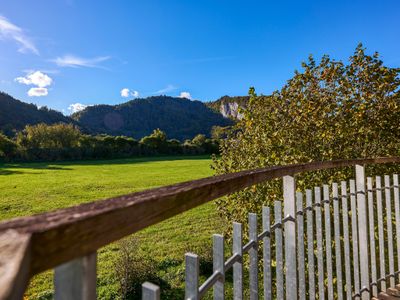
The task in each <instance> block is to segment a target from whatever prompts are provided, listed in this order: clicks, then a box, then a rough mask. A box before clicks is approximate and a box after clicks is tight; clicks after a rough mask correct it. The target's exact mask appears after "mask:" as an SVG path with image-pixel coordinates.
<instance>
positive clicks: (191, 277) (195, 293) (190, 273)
mask: <svg viewBox="0 0 400 300" xmlns="http://www.w3.org/2000/svg"><path fill="white" fill-rule="evenodd" d="M185 265H186V267H185V299H191V300H199V299H200V297H199V257H198V256H197V255H196V254H193V253H186V254H185Z"/></svg>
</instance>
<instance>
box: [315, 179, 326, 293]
mask: <svg viewBox="0 0 400 300" xmlns="http://www.w3.org/2000/svg"><path fill="white" fill-rule="evenodd" d="M314 195H315V203H314V204H315V220H316V222H315V231H316V233H317V268H318V295H319V299H325V287H324V279H325V273H324V253H323V252H324V245H323V242H322V230H323V228H322V215H321V188H320V187H315V188H314Z"/></svg>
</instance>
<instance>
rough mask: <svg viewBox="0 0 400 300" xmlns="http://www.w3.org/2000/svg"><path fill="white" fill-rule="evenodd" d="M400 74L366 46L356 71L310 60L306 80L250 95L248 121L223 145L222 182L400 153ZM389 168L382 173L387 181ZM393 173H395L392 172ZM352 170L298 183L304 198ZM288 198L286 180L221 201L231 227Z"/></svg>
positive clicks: (308, 176) (298, 77)
mask: <svg viewBox="0 0 400 300" xmlns="http://www.w3.org/2000/svg"><path fill="white" fill-rule="evenodd" d="M399 73H400V69H396V68H390V67H387V66H385V65H384V64H383V62H382V61H381V60H380V59H379V55H378V54H377V53H375V54H373V55H372V56H370V55H367V54H366V53H365V49H364V48H363V47H362V45H359V46H358V47H357V48H356V50H355V53H354V54H353V55H352V56H351V57H350V59H349V63H348V64H344V63H343V62H341V61H335V60H332V59H330V58H329V57H328V56H324V57H322V59H321V61H320V62H319V64H317V63H316V61H315V60H314V59H313V58H312V57H310V59H309V60H308V62H307V63H303V70H302V72H298V71H296V72H295V74H294V76H293V78H292V79H290V80H289V81H288V82H287V84H286V85H285V86H284V87H283V88H282V89H281V90H280V91H276V92H274V93H273V94H272V95H271V96H263V95H261V96H258V95H256V93H255V91H254V89H253V88H251V89H250V101H249V104H248V106H247V110H246V111H245V112H244V118H243V119H242V120H240V121H239V122H238V123H237V125H235V126H234V127H233V129H232V130H231V131H230V132H229V134H228V137H227V139H224V140H222V141H221V149H220V150H221V157H220V158H214V162H213V167H214V168H215V169H216V171H217V173H218V174H224V173H229V172H237V171H241V170H245V169H252V168H258V167H267V166H274V165H287V164H294V163H307V162H311V161H325V160H334V159H351V158H365V157H379V156H398V155H399V153H400V132H399V130H398V125H399V118H400V94H399V86H400V78H399ZM382 168H383V167H375V168H374V171H375V172H376V171H378V170H379V174H383V173H381V172H382V170H383V169H382ZM385 170H386V171H387V172H388V171H390V170H389V169H387V168H386V169H385ZM352 172H353V168H347V169H341V170H333V171H324V172H310V173H305V174H301V175H299V176H297V178H296V179H297V186H298V188H299V189H300V190H304V188H311V187H312V186H314V185H320V184H322V183H330V182H332V180H333V178H335V180H341V179H347V178H349V177H350V176H353V174H352ZM281 197H282V189H281V180H275V181H270V182H267V183H264V184H260V185H257V186H256V187H251V188H247V189H245V190H244V191H242V192H239V193H236V194H234V195H231V196H229V197H226V198H223V199H221V200H219V201H218V203H217V205H218V209H219V211H220V213H221V215H223V216H224V217H225V218H227V219H228V220H230V221H233V220H236V221H240V222H243V223H244V222H245V220H246V218H247V213H248V212H260V210H261V206H262V204H268V205H269V204H271V202H270V201H273V200H274V199H279V198H281Z"/></svg>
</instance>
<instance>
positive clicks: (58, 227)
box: [0, 157, 400, 299]
mask: <svg viewBox="0 0 400 300" xmlns="http://www.w3.org/2000/svg"><path fill="white" fill-rule="evenodd" d="M397 162H400V157H382V158H367V159H351V160H336V161H325V162H313V163H306V164H294V165H287V166H275V167H268V168H261V169H255V170H249V171H242V172H238V173H232V174H226V175H219V176H214V177H208V178H204V179H199V180H194V181H189V182H183V183H179V184H175V185H170V186H166V187H161V188H156V189H150V190H146V191H143V192H138V193H133V194H128V195H124V196H120V197H115V198H111V199H106V200H101V201H96V202H92V203H85V204H81V205H78V206H74V207H69V208H65V209H60V210H56V211H53V212H48V213H43V214H38V215H35V216H31V217H22V218H16V219H12V220H9V221H5V222H1V223H0V257H2V259H0V287H1V289H0V299H3V298H4V299H5V298H7V299H13V297H12V295H13V293H17V292H16V290H21V289H19V288H20V287H25V286H26V285H27V283H28V280H29V277H32V276H33V275H35V274H37V273H40V272H42V271H45V270H47V269H50V268H54V267H56V266H58V265H60V264H62V263H64V262H67V261H70V260H72V259H75V258H78V257H82V256H85V255H88V254H89V253H92V252H93V251H96V250H97V249H98V248H100V247H102V246H105V245H107V244H109V243H111V242H114V241H116V240H118V239H120V238H123V237H124V236H127V235H129V234H132V233H134V232H137V231H138V230H140V229H143V228H145V227H148V226H150V225H153V224H156V223H158V222H160V221H163V220H165V219H168V218H170V217H172V216H175V215H177V214H179V213H182V212H184V211H187V210H189V209H191V208H194V207H196V206H198V205H200V204H203V203H206V202H209V201H211V200H214V199H217V198H219V197H222V196H224V195H227V194H231V193H234V192H237V191H240V190H242V189H243V188H246V187H249V186H252V185H254V184H257V183H261V182H263V181H266V180H271V179H274V178H280V177H283V176H285V175H294V174H296V173H301V172H308V171H316V170H325V169H332V168H340V167H349V166H354V165H357V164H359V165H366V164H385V163H397ZM10 230H12V233H13V234H11V233H10V232H11V231H10ZM10 234H11V235H15V236H17V237H18V238H11V237H10ZM19 241H20V242H19ZM5 255H8V256H5ZM3 257H5V258H6V257H7V260H6V259H3ZM21 274H22V276H21ZM24 274H25V275H24ZM17 294H18V293H17ZM17 294H16V297H18V296H17ZM7 295H8V296H7Z"/></svg>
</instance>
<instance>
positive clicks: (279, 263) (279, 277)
mask: <svg viewBox="0 0 400 300" xmlns="http://www.w3.org/2000/svg"><path fill="white" fill-rule="evenodd" d="M274 218H275V220H274V222H275V224H274V225H276V228H275V258H276V299H283V298H284V294H283V253H282V252H283V249H282V248H283V247H282V226H281V225H282V203H281V201H275V202H274ZM274 227H275V226H274Z"/></svg>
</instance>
